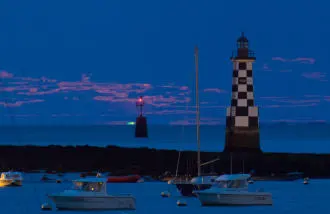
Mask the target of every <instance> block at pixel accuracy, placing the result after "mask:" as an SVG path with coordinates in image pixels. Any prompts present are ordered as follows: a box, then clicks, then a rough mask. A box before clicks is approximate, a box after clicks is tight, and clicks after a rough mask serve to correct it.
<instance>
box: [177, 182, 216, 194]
mask: <svg viewBox="0 0 330 214" xmlns="http://www.w3.org/2000/svg"><path fill="white" fill-rule="evenodd" d="M175 185H176V188H177V189H178V190H179V192H180V193H181V195H182V196H187V197H196V194H195V193H194V191H197V190H206V189H210V188H211V187H212V184H191V183H178V184H175Z"/></svg>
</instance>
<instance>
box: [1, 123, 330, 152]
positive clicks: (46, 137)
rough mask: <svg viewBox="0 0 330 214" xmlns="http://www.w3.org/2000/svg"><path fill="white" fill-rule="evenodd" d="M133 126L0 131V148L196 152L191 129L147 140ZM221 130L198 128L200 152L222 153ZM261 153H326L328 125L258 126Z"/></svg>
mask: <svg viewBox="0 0 330 214" xmlns="http://www.w3.org/2000/svg"><path fill="white" fill-rule="evenodd" d="M134 129H135V127H134V126H81V127H79V126H58V127H44V126H39V127H38V126H37V127H15V126H13V127H5V126H2V127H0V136H1V138H0V145H1V144H2V145H4V144H15V145H26V144H33V145H49V144H58V145H86V144H89V145H94V146H106V145H118V146H125V147H152V148H162V149H179V150H196V149H197V145H196V128H195V127H194V126H186V127H182V126H166V125H163V126H162V125H150V126H149V138H148V139H136V138H134ZM224 132H225V128H224V126H202V127H201V149H202V150H203V151H222V150H223V148H224V139H225V136H224ZM260 137H261V147H262V149H263V151H265V152H295V153H299V152H307V153H330V125H329V124H293V125H290V124H261V128H260Z"/></svg>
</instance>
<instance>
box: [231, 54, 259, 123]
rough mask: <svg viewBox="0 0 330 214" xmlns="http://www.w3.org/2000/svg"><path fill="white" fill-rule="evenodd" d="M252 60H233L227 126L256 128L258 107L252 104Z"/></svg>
mask: <svg viewBox="0 0 330 214" xmlns="http://www.w3.org/2000/svg"><path fill="white" fill-rule="evenodd" d="M252 63H253V61H252V60H249V61H248V60H237V61H236V60H233V66H234V67H233V77H232V98H231V106H230V107H228V108H227V113H226V118H227V123H226V124H227V127H228V128H230V127H231V128H233V127H245V128H248V127H250V128H258V126H259V118H258V107H256V106H254V93H253V89H254V87H253V72H252Z"/></svg>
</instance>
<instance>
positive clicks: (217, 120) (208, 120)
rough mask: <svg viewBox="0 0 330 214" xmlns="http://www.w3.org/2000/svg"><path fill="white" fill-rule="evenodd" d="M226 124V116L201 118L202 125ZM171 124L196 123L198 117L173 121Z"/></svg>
mask: <svg viewBox="0 0 330 214" xmlns="http://www.w3.org/2000/svg"><path fill="white" fill-rule="evenodd" d="M221 124H224V118H201V119H200V125H221ZM170 125H196V119H186V120H176V121H171V122H170Z"/></svg>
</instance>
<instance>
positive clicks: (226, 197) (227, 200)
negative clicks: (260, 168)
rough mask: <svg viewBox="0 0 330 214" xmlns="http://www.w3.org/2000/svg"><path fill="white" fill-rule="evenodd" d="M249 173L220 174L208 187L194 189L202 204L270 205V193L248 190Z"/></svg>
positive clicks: (271, 200) (271, 202)
mask: <svg viewBox="0 0 330 214" xmlns="http://www.w3.org/2000/svg"><path fill="white" fill-rule="evenodd" d="M249 178H250V175H249V174H232V175H221V176H220V177H218V178H217V179H216V184H215V185H214V186H212V187H211V188H210V189H206V190H200V191H194V193H195V194H197V197H198V199H199V200H200V202H201V204H202V205H203V206H224V205H272V204H273V199H272V194H271V193H268V192H263V191H257V192H249V191H248V184H249V183H248V179H249Z"/></svg>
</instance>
